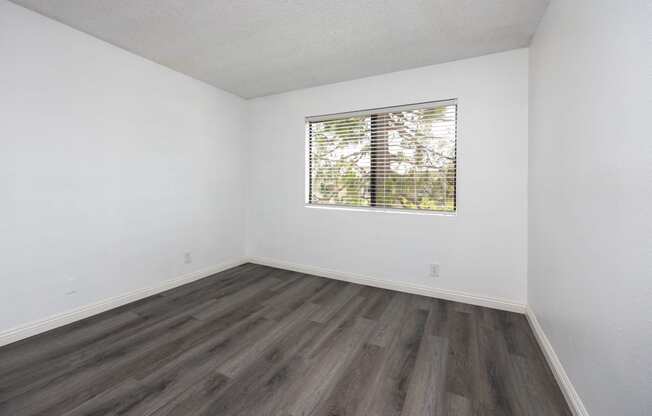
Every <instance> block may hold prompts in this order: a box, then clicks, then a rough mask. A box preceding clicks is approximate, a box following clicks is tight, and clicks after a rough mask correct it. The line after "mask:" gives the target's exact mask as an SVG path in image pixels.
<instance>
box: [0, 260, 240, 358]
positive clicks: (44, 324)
mask: <svg viewBox="0 0 652 416" xmlns="http://www.w3.org/2000/svg"><path fill="white" fill-rule="evenodd" d="M246 262H247V260H246V259H244V258H240V259H234V260H230V261H226V262H223V263H220V264H217V265H215V266H211V267H207V268H205V269H201V270H197V271H195V272H192V273H188V274H184V275H182V276H179V277H175V278H173V279H169V280H165V281H163V282H160V283H157V284H155V285H152V286H149V287H144V288H140V289H137V290H134V291H131V292H129V293H124V294H121V295H118V296H114V297H111V298H107V299H102V300H100V301H98V302H95V303H92V304H90V305H84V306H82V307H79V308H76V309H73V310H71V311H67V312H63V313H60V314H57V315H53V316H50V317H48V318H45V319H41V320H38V321H34V322H30V323H28V324H25V325H20V326H18V327H15V328H11V329H8V330H5V331H1V332H0V346H3V345H7V344H11V343H12V342H16V341H20V340H21V339H24V338H28V337H31V336H33V335H37V334H40V333H43V332H46V331H49V330H51V329H54V328H58V327H60V326H63V325H67V324H70V323H73V322H75V321H79V320H81V319H84V318H88V317H90V316H93V315H97V314H98V313H102V312H105V311H108V310H110V309H113V308H117V307H118V306H122V305H126V304H127V303H130V302H134V301H137V300H140V299H144V298H146V297H148V296H152V295H155V294H157V293H161V292H164V291H166V290H169V289H172V288H175V287H178V286H181V285H184V284H186V283H190V282H194V281H195V280H199V279H202V278H204V277H208V276H210V275H213V274H215V273H219V272H221V271H223V270H226V269H230V268H232V267H235V266H239V265H241V264H243V263H246Z"/></svg>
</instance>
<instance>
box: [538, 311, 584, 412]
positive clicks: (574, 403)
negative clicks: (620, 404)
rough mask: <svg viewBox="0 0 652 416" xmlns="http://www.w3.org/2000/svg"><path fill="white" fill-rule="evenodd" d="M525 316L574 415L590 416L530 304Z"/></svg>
mask: <svg viewBox="0 0 652 416" xmlns="http://www.w3.org/2000/svg"><path fill="white" fill-rule="evenodd" d="M525 316H526V317H527V320H528V322H529V323H530V327H531V328H532V332H534V336H535V338H536V339H537V342H538V343H539V346H540V347H541V350H543V355H544V356H545V357H546V361H548V365H549V366H550V369H551V370H552V373H553V375H554V376H555V379H556V380H557V384H559V387H560V389H561V392H562V393H563V394H564V397H565V398H566V402H567V403H568V406H569V407H570V408H571V411H572V412H573V415H574V416H589V412H588V411H587V410H586V407H585V406H584V403H583V402H582V399H581V398H580V395H579V394H578V393H577V390H575V386H573V383H572V382H571V380H570V378H569V377H568V374H566V370H565V369H564V366H563V365H562V363H561V360H560V359H559V357H558V356H557V353H556V352H555V350H554V348H553V347H552V344H551V343H550V340H549V339H548V337H547V336H546V333H545V332H543V328H542V327H541V325H540V324H539V321H538V320H537V317H536V315H535V314H534V311H533V310H532V308H531V307H530V306H527V308H526V309H525Z"/></svg>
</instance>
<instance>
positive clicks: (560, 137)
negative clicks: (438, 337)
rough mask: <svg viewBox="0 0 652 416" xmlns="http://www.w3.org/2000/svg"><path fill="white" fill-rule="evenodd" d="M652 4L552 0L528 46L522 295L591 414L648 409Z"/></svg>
mask: <svg viewBox="0 0 652 416" xmlns="http://www.w3.org/2000/svg"><path fill="white" fill-rule="evenodd" d="M650 4H651V3H650V2H649V1H647V0H641V1H634V0H627V1H621V0H618V1H616V0H613V1H588V0H585V1H577V0H567V1H563V0H558V1H552V2H551V4H550V6H549V8H548V11H547V13H546V15H545V17H544V19H543V21H542V22H541V25H540V27H539V30H538V32H537V34H536V36H535V38H534V42H533V44H532V46H531V50H530V82H531V83H530V94H531V95H530V150H529V166H530V175H529V276H528V302H529V303H530V305H531V307H532V309H533V310H534V312H535V314H536V316H537V317H538V320H539V321H540V323H541V325H542V327H543V329H544V332H545V333H546V335H547V336H548V338H549V340H550V341H551V343H552V346H553V348H554V349H555V351H556V353H557V355H558V356H559V358H560V360H561V362H562V364H563V366H564V368H565V370H566V372H567V373H568V376H569V377H570V379H571V381H572V382H573V384H574V386H575V389H576V390H577V391H578V393H579V395H580V397H581V398H582V400H583V401H584V404H585V406H586V407H587V409H588V411H589V413H590V414H591V416H612V415H627V416H635V415H636V416H644V415H649V414H652V320H651V319H652V318H651V316H652V244H651V241H652V221H651V220H650V206H651V205H652V168H651V166H652V145H651V143H652V142H651V139H652V134H651V131H650V127H649V126H650V109H651V108H652V107H651V105H650V104H651V101H650V91H652V85H650V77H651V76H652V65H651V61H650V59H651V57H652V47H651V46H652V45H651V43H650V41H651V40H652V36H650V35H651V34H650V31H649V28H650V26H649V25H650V22H651V21H652V15H651V14H650Z"/></svg>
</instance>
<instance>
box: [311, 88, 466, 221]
mask: <svg viewBox="0 0 652 416" xmlns="http://www.w3.org/2000/svg"><path fill="white" fill-rule="evenodd" d="M306 136H307V168H306V169H307V175H306V176H307V188H308V189H307V203H308V204H311V205H332V206H347V207H372V208H383V209H387V208H389V209H409V210H427V211H439V212H448V213H452V212H455V211H456V191H457V189H456V177H457V152H456V150H457V149H456V147H457V103H456V101H455V100H449V101H439V102H430V103H423V104H415V105H407V106H400V107H390V108H382V109H376V110H369V111H360V112H353V113H343V114H333V115H327V116H316V117H308V118H307V119H306Z"/></svg>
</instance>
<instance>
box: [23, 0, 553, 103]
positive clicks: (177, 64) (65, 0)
mask: <svg viewBox="0 0 652 416" xmlns="http://www.w3.org/2000/svg"><path fill="white" fill-rule="evenodd" d="M14 3H17V4H20V5H22V6H25V7H27V8H29V9H32V10H34V11H37V12H39V13H41V14H44V15H46V16H48V17H51V18H53V19H56V20H59V21H61V22H63V23H65V24H67V25H69V26H72V27H74V28H76V29H79V30H82V31H84V32H87V33H89V34H91V35H93V36H95V37H98V38H100V39H103V40H106V41H108V42H110V43H112V44H114V45H117V46H120V47H122V48H124V49H127V50H129V51H132V52H134V53H136V54H138V55H141V56H144V57H146V58H148V59H151V60H152V61H156V62H158V63H160V64H163V65H165V66H168V67H170V68H173V69H175V70H177V71H179V72H183V73H185V74H187V75H190V76H192V77H194V78H197V79H200V80H202V81H205V82H207V83H209V84H212V85H214V86H216V87H219V88H222V89H224V90H227V91H230V92H232V93H235V94H237V95H239V96H241V97H245V98H251V97H258V96H262V95H268V94H273V93H278V92H284V91H289V90H293V89H298V88H304V87H309V86H315V85H321V84H328V83H332V82H337V81H344V80H349V79H355V78H360V77H364V76H368V75H375V74H381V73H386V72H392V71H397V70H401V69H408V68H414V67H418V66H424V65H431V64H436V63H441V62H447V61H452V60H456V59H462V58H468V57H472V56H479V55H484V54H488V53H493V52H499V51H504V50H508V49H514V48H519V47H524V46H527V45H528V44H529V42H530V38H531V37H532V34H533V33H534V31H535V29H536V26H537V24H538V22H539V19H540V18H541V16H542V15H543V13H544V10H545V7H546V5H547V3H548V1H547V0H493V1H490V0H296V1H292V0H240V1H237V0H231V1H227V0H56V1H53V0H14Z"/></svg>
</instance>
